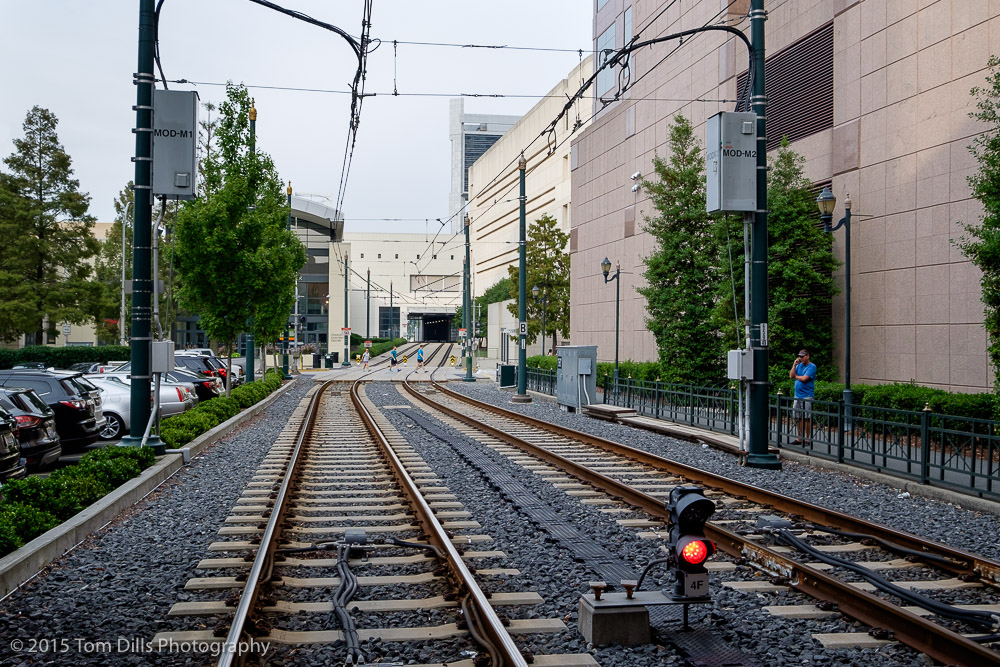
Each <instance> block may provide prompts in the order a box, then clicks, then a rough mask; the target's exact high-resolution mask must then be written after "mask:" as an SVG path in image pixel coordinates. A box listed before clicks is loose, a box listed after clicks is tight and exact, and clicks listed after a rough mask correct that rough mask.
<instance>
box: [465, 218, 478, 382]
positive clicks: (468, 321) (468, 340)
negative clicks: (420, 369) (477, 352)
mask: <svg viewBox="0 0 1000 667" xmlns="http://www.w3.org/2000/svg"><path fill="white" fill-rule="evenodd" d="M471 226H472V221H471V220H469V215H468V214H466V215H465V285H464V287H465V290H464V291H465V299H464V301H465V305H464V307H463V308H462V319H464V320H465V350H466V354H465V377H464V378H462V381H463V382H475V381H476V378H474V377H472V326H471V325H472V292H471V291H470V289H471V287H472V280H471V276H472V263H471V262H472V259H471V255H470V253H469V228H470V227H471Z"/></svg>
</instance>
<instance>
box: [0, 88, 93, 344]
mask: <svg viewBox="0 0 1000 667" xmlns="http://www.w3.org/2000/svg"><path fill="white" fill-rule="evenodd" d="M58 123H59V120H58V119H57V118H56V117H55V115H54V114H53V113H52V112H50V111H48V110H47V109H43V108H41V107H38V106H35V107H33V108H32V109H31V111H29V112H28V114H27V116H26V117H25V120H24V125H23V129H24V137H23V138H20V139H14V152H13V153H12V154H11V155H10V156H9V157H7V158H5V159H4V164H6V165H7V167H8V169H9V170H10V171H9V173H7V174H3V175H2V178H0V234H2V237H0V238H3V242H2V244H0V245H3V246H4V250H3V251H2V252H0V287H4V288H5V289H4V298H3V299H0V301H7V302H8V303H6V304H4V305H3V306H2V308H3V310H2V311H0V312H3V313H4V315H5V317H3V318H0V320H2V321H3V324H2V325H0V337H3V338H4V339H5V340H11V339H13V338H16V337H17V336H18V335H19V334H21V333H25V334H29V336H28V337H29V342H34V343H36V344H44V343H45V333H46V332H48V333H49V334H50V335H53V334H55V333H56V332H57V326H58V325H59V323H61V322H70V323H72V324H84V323H90V322H93V321H94V320H95V319H96V317H97V314H98V312H99V309H100V301H101V287H100V285H99V284H98V283H97V282H96V281H95V280H93V269H92V266H91V264H90V262H89V261H88V260H89V259H90V258H91V257H93V256H94V255H95V254H96V253H97V247H98V246H97V240H96V239H95V238H94V233H93V227H94V219H93V218H92V217H91V216H90V215H88V214H87V210H88V208H89V205H90V197H89V196H88V195H87V194H86V193H83V192H80V190H79V187H80V182H79V181H78V180H76V179H74V178H72V176H73V168H72V160H71V159H70V156H69V155H68V154H67V153H66V151H65V150H64V149H63V147H62V145H61V144H60V143H59V137H58V135H57V134H56V125H57V124H58ZM7 288H9V291H8V289H7ZM8 317H9V319H8ZM32 338H33V340H31V339H32Z"/></svg>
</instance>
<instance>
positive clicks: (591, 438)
mask: <svg viewBox="0 0 1000 667" xmlns="http://www.w3.org/2000/svg"><path fill="white" fill-rule="evenodd" d="M431 381H432V383H433V386H434V388H435V389H438V390H439V391H441V392H442V393H443V394H445V395H447V396H449V397H451V398H454V399H456V400H458V401H461V402H463V403H467V404H469V405H473V406H475V407H476V408H479V409H482V410H487V411H490V412H493V413H495V414H499V415H502V416H504V417H508V418H510V419H514V420H517V421H520V422H523V423H526V424H529V425H531V426H534V427H536V428H540V429H543V430H546V431H549V432H550V433H555V434H557V435H561V436H563V437H567V438H571V439H573V440H577V441H580V442H584V443H586V444H590V445H593V446H595V447H600V448H602V449H606V450H608V451H611V452H614V453H616V454H619V455H621V456H625V457H628V458H631V459H634V460H636V461H639V462H640V463H644V464H646V465H649V466H652V467H654V468H657V469H659V470H663V471H666V472H669V473H671V474H677V475H682V476H683V477H686V478H687V479H689V480H691V481H695V482H698V483H700V484H703V485H705V486H707V487H709V488H713V489H718V490H720V491H724V492H725V493H727V494H729V495H731V496H734V497H743V498H746V499H747V500H750V501H752V502H755V503H758V504H761V505H768V506H771V507H774V508H775V509H778V510H781V511H783V512H787V513H789V514H797V515H800V516H801V517H802V518H803V519H805V520H807V521H811V522H813V523H818V524H821V525H824V526H828V527H835V528H839V529H841V530H845V531H848V532H854V533H867V534H869V535H871V536H873V537H878V538H881V539H885V540H888V541H890V542H894V543H896V544H899V545H900V546H903V547H906V548H908V549H912V550H914V551H922V552H925V553H928V554H933V555H936V556H941V557H944V558H946V559H948V560H950V561H952V562H951V564H948V563H941V562H938V561H935V562H934V563H933V565H934V566H935V567H939V568H941V569H943V570H946V571H948V572H952V573H954V574H956V575H958V574H967V573H975V574H976V575H978V576H979V577H980V578H982V579H984V580H986V581H988V582H991V583H993V584H995V585H1000V562H997V561H994V560H990V559H988V558H984V557H982V556H978V555H976V554H972V553H969V552H967V551H962V550H960V549H956V548H954V547H950V546H948V545H946V544H941V543H940V542H935V541H933V540H927V539H924V538H921V537H919V536H917V535H914V534H912V533H907V532H905V531H901V530H896V529H895V528H890V527H889V526H885V525H883V524H879V523H874V522H870V521H865V520H864V519H860V518H858V517H854V516H851V515H849V514H845V513H843V512H839V511H837V510H834V509H829V508H826V507H821V506H819V505H813V504H811V503H807V502H805V501H802V500H799V499H798V498H792V497H790V496H786V495H783V494H781V493H778V492H776V491H769V490H767V489H762V488H760V487H757V486H753V485H751V484H746V483H744V482H739V481H736V480H732V479H728V478H726V477H722V476H721V475H716V474H714V473H711V472H708V471H706V470H701V469H699V468H695V467H692V466H689V465H686V464H683V463H679V462H677V461H672V460H670V459H667V458H663V457H661V456H657V455H655V454H651V453H649V452H645V451H642V450H640V449H635V448H634V447H629V446H628V445H623V444H621V443H618V442H614V441H613V440H607V439H605V438H601V437H599V436H595V435H591V434H589V433H583V432H580V431H576V430H573V429H571V428H567V427H565V426H559V425H556V424H550V423H548V422H545V421H542V420H540V419H535V418H533V417H529V416H527V415H523V414H520V413H517V412H512V411H510V410H505V409H504V408H501V407H498V406H495V405H490V404H488V403H483V402H481V401H477V400H475V399H473V398H470V397H468V396H465V395H464V394H460V393H458V392H455V391H454V390H451V389H448V388H447V387H445V386H444V385H442V384H441V383H440V382H435V381H434V379H433V376H432V377H431Z"/></svg>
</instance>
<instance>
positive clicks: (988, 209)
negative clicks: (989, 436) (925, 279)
mask: <svg viewBox="0 0 1000 667" xmlns="http://www.w3.org/2000/svg"><path fill="white" fill-rule="evenodd" d="M987 64H988V66H989V68H990V73H989V75H988V76H987V77H986V84H985V85H983V86H976V87H975V88H973V89H972V91H971V93H970V94H971V95H972V96H973V97H975V98H976V110H975V111H972V112H970V113H969V116H971V117H972V118H975V119H976V120H978V121H980V122H981V123H983V125H984V126H985V128H984V130H983V132H982V133H980V134H979V135H978V136H977V137H976V138H975V139H974V140H973V142H972V145H970V146H969V151H970V152H971V153H972V154H973V155H974V156H975V158H976V161H977V162H979V171H977V172H976V173H975V174H973V175H972V176H969V179H968V180H969V186H970V187H971V188H972V196H973V197H975V198H976V199H978V200H979V202H980V203H981V204H982V205H983V216H982V219H981V220H979V221H978V222H966V223H965V224H964V228H965V235H963V236H962V238H961V239H959V240H958V242H957V245H958V247H959V248H961V249H962V252H963V253H964V254H965V256H966V257H968V258H969V260H970V261H971V262H972V263H973V264H975V265H976V266H977V267H978V268H979V270H980V271H982V277H981V278H980V281H979V284H980V287H981V288H982V297H981V298H982V301H983V311H984V315H985V318H984V322H983V326H984V327H986V334H987V336H988V337H989V347H988V348H987V352H988V353H989V357H990V361H991V362H992V366H993V373H994V377H995V379H996V388H997V389H998V390H1000V58H998V57H997V56H990V59H989V62H988V63H987Z"/></svg>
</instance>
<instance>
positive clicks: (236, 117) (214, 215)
mask: <svg viewBox="0 0 1000 667" xmlns="http://www.w3.org/2000/svg"><path fill="white" fill-rule="evenodd" d="M250 107H251V100H250V96H249V94H248V93H247V90H246V87H244V86H242V85H240V86H237V85H233V84H232V83H230V84H228V85H227V86H226V101H224V102H223V103H222V104H220V105H219V111H220V117H219V121H218V126H217V128H216V129H215V134H214V138H215V141H216V150H214V151H211V152H208V151H206V152H204V153H203V159H202V165H201V169H202V174H203V182H202V196H201V198H199V199H197V200H194V201H191V202H187V203H185V205H184V206H183V207H182V208H181V211H180V212H179V214H178V217H177V236H176V247H175V251H174V265H175V268H176V270H177V273H178V277H179V283H180V287H179V291H178V296H179V299H180V303H181V305H182V306H183V307H184V308H186V309H188V310H190V311H192V312H195V313H198V315H199V316H200V318H201V323H202V326H203V327H204V328H205V331H207V332H208V334H209V336H210V337H212V338H213V339H215V340H217V341H222V342H225V343H226V346H227V348H229V349H230V350H231V349H232V347H233V343H234V341H235V340H236V338H237V336H239V334H240V333H241V332H242V331H244V330H245V328H246V325H247V320H248V318H250V317H251V316H255V318H256V317H257V316H259V319H261V320H262V321H264V322H267V324H266V325H261V326H262V329H261V330H260V332H261V333H268V332H267V331H264V330H263V328H270V327H271V325H272V324H273V322H274V321H275V320H277V319H278V316H277V315H275V313H277V312H280V311H281V308H284V311H283V316H282V317H281V321H282V322H284V321H285V320H286V319H287V317H288V312H289V310H290V308H291V305H292V303H293V299H294V296H293V294H294V292H293V290H294V287H295V281H296V279H297V276H298V271H299V269H301V268H302V266H303V265H304V264H305V260H306V256H305V249H304V248H303V247H302V243H301V242H300V241H299V240H298V239H297V238H296V237H295V235H294V234H293V233H292V232H291V231H288V230H286V229H285V223H286V220H287V216H288V208H287V206H286V200H285V193H284V192H283V187H282V186H283V183H282V181H281V179H279V178H278V173H277V170H276V169H275V167H274V163H273V162H272V160H271V158H270V156H268V155H267V154H266V153H263V152H261V151H256V152H251V151H250V150H249V146H250V120H249V113H250ZM277 330H278V331H280V327H278V328H277ZM276 338H277V333H274V334H273V335H267V336H264V337H263V338H262V340H261V342H266V341H267V340H268V339H270V340H274V339H276Z"/></svg>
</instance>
